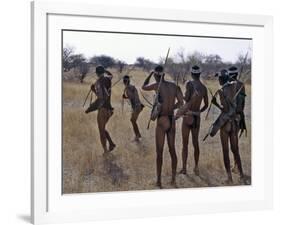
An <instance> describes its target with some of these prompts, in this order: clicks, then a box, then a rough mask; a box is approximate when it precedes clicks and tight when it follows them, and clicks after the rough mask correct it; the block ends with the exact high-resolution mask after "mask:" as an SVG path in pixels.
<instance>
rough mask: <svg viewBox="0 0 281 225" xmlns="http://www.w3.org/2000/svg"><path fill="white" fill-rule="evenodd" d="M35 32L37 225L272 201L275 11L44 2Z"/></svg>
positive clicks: (35, 12)
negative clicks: (246, 12)
mask: <svg viewBox="0 0 281 225" xmlns="http://www.w3.org/2000/svg"><path fill="white" fill-rule="evenodd" d="M144 15H145V16H144ZM32 32H33V35H32V43H33V46H32V79H31V80H32V87H33V92H32V113H33V114H32V118H33V120H32V137H33V140H32V199H31V203H32V204H31V205H32V209H31V210H32V220H33V223H34V224H40V223H51V222H68V221H69V222H71V221H86V220H104V219H114V218H134V217H154V216H161V215H167V216H168V215H184V214H188V213H205V212H224V211H237V210H254V209H266V208H271V207H272V199H273V195H272V182H273V181H272V171H273V170H272V163H273V158H272V157H273V156H272V153H273V147H272V146H273V141H272V132H273V117H272V116H270V115H272V113H273V112H272V108H273V100H272V96H273V91H272V87H273V70H272V48H273V47H272V18H271V17H269V16H257V15H236V14H223V13H206V12H204V13H203V12H189V11H181V10H163V9H149V8H130V7H128V8H127V7H122V8H121V7H108V6H102V5H91V4H89V5H87V4H74V3H59V2H56V3H50V2H48V3H47V2H41V1H38V2H37V1H36V2H33V3H32Z"/></svg>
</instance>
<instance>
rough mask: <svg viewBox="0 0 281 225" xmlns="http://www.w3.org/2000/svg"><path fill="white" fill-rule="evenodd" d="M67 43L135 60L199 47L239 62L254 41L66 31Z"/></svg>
mask: <svg viewBox="0 0 281 225" xmlns="http://www.w3.org/2000/svg"><path fill="white" fill-rule="evenodd" d="M63 46H64V47H65V46H71V47H74V50H75V53H76V54H79V53H82V54H84V55H85V56H86V57H87V58H88V57H92V56H94V55H102V54H104V55H108V56H111V57H113V58H116V59H121V60H123V61H125V62H126V63H129V64H132V63H134V62H135V61H136V58H137V57H139V56H141V57H145V58H147V59H150V60H152V61H154V62H156V63H157V62H158V61H159V59H160V57H165V56H166V53H167V50H168V48H169V47H170V48H171V50H170V56H171V57H173V56H175V55H176V53H177V52H178V51H179V50H180V49H184V52H185V54H190V53H193V52H194V51H198V52H200V53H203V54H218V55H220V56H221V57H222V59H223V61H230V62H233V63H234V62H235V61H236V59H237V56H238V55H239V54H240V53H242V54H244V55H245V54H246V52H247V51H249V56H251V49H252V41H251V40H243V39H223V38H204V37H179V36H157V35H140V34H116V33H96V32H79V31H64V32H63Z"/></svg>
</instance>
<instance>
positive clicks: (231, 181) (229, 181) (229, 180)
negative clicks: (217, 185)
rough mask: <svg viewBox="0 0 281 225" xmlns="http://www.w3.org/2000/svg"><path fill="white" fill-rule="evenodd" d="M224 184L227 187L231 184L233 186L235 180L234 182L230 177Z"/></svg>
mask: <svg viewBox="0 0 281 225" xmlns="http://www.w3.org/2000/svg"><path fill="white" fill-rule="evenodd" d="M223 183H224V184H226V185H231V184H233V180H232V178H231V177H229V178H227V180H225V181H224V182H223Z"/></svg>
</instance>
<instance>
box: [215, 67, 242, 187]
mask: <svg viewBox="0 0 281 225" xmlns="http://www.w3.org/2000/svg"><path fill="white" fill-rule="evenodd" d="M219 83H220V85H221V86H222V88H221V89H219V90H218V95H219V98H220V104H219V103H218V102H217V99H216V97H215V96H214V97H213V99H212V103H213V104H214V105H215V106H217V107H218V108H219V109H220V110H221V113H220V115H219V117H218V118H217V120H216V121H215V122H214V123H213V125H212V128H211V132H210V136H211V137H213V136H214V135H215V134H216V132H217V131H218V130H220V139H221V145H222V151H223V160H224V166H225V170H226V172H227V176H228V179H227V183H232V182H233V181H232V174H231V170H230V160H229V142H228V140H230V148H231V151H232V153H233V156H234V160H235V162H236V164H237V167H238V170H239V173H240V179H241V180H244V173H243V169H242V163H241V158H240V154H239V144H238V131H239V117H237V113H236V111H237V104H236V97H237V95H238V94H239V93H240V91H241V90H242V88H241V87H240V89H238V90H237V82H236V81H229V75H228V72H227V70H222V71H221V72H220V73H219Z"/></svg>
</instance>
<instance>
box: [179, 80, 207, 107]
mask: <svg viewBox="0 0 281 225" xmlns="http://www.w3.org/2000/svg"><path fill="white" fill-rule="evenodd" d="M206 95H207V88H206V87H205V85H204V84H202V83H201V81H200V80H193V81H189V82H188V83H187V84H186V92H185V96H184V99H185V101H186V102H189V110H190V111H194V112H199V111H200V107H201V104H202V100H203V98H204V96H206Z"/></svg>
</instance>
